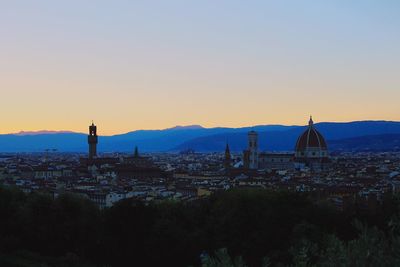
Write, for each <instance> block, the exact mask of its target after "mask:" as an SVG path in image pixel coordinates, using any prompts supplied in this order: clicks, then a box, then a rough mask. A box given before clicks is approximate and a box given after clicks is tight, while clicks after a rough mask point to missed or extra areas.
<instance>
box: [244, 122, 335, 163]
mask: <svg viewBox="0 0 400 267" xmlns="http://www.w3.org/2000/svg"><path fill="white" fill-rule="evenodd" d="M329 162H330V161H329V152H328V147H327V144H326V141H325V138H324V137H323V136H322V134H321V133H320V132H318V131H317V129H315V126H314V122H313V120H312V118H310V121H309V125H308V127H307V130H306V131H304V132H303V133H302V134H301V135H300V136H299V138H298V139H297V142H296V145H295V152H294V153H293V152H286V153H283V152H280V153H275V152H259V148H258V134H257V133H256V132H255V131H250V132H249V133H248V148H247V150H245V151H244V152H243V166H244V168H246V169H250V170H258V169H276V170H290V169H294V168H298V169H302V168H306V167H307V168H310V169H312V170H324V169H326V168H328V167H329Z"/></svg>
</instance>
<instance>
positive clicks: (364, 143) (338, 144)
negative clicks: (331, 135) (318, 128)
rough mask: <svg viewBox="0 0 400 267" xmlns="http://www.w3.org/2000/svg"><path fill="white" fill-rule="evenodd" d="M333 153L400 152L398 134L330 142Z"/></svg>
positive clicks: (399, 136) (399, 135)
mask: <svg viewBox="0 0 400 267" xmlns="http://www.w3.org/2000/svg"><path fill="white" fill-rule="evenodd" d="M329 145H330V149H331V150H333V151H365V152H366V151H378V152H379V151H400V134H381V135H367V136H360V137H354V138H347V139H340V140H331V141H329Z"/></svg>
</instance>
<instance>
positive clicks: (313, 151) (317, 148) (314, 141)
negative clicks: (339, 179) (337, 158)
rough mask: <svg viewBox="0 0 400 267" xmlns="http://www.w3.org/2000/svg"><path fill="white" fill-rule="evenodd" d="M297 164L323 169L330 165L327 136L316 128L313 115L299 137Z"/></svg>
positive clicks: (296, 152) (297, 165)
mask: <svg viewBox="0 0 400 267" xmlns="http://www.w3.org/2000/svg"><path fill="white" fill-rule="evenodd" d="M295 165H296V167H297V168H302V167H308V168H310V169H313V170H323V169H326V168H327V167H329V152H328V146H327V144H326V141H325V138H324V137H323V136H322V134H321V133H320V132H319V131H318V130H317V129H315V126H314V122H313V120H312V117H310V121H309V123H308V127H307V129H306V130H305V131H304V132H303V133H302V134H301V135H300V137H299V138H298V139H297V142H296V147H295Z"/></svg>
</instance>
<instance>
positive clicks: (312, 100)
mask: <svg viewBox="0 0 400 267" xmlns="http://www.w3.org/2000/svg"><path fill="white" fill-rule="evenodd" d="M399 11H400V3H399V2H398V1H252V2H250V3H249V2H243V1H211V0H209V1H198V2H194V1H175V0H174V1H78V0H73V1H4V2H2V3H1V4H0V23H1V25H3V26H4V27H1V28H0V41H1V49H0V57H1V58H2V60H1V62H0V72H1V74H2V75H1V79H0V88H1V93H2V95H3V97H2V100H3V101H1V105H0V114H2V115H1V117H0V118H1V124H0V133H14V132H19V131H21V130H24V131H36V130H43V129H45V130H70V131H75V132H86V131H87V129H86V127H87V124H88V122H90V121H91V120H95V122H96V123H97V124H99V125H101V134H103V135H111V134H117V133H124V132H128V131H132V130H136V129H163V128H168V127H173V126H175V125H191V124H201V125H202V126H204V127H215V126H228V127H240V126H250V125H257V124H285V125H292V124H296V125H304V124H306V121H305V118H307V117H308V116H309V115H310V114H313V115H314V116H315V117H316V118H317V120H318V121H353V120H394V121H399V120H400V112H399V104H398V101H399V99H400V90H399V87H398V85H399V82H400V76H399V75H398V73H400V67H399V66H400V64H399V62H400V47H399V45H398V44H399V43H400V34H399V30H398V29H399V28H400V16H398V14H399Z"/></svg>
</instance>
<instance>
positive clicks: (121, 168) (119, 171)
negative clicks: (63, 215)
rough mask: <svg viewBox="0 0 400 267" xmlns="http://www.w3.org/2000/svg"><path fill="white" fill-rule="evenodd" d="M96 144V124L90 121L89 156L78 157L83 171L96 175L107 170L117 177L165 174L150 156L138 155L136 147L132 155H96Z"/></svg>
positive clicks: (141, 177) (142, 176)
mask: <svg viewBox="0 0 400 267" xmlns="http://www.w3.org/2000/svg"><path fill="white" fill-rule="evenodd" d="M97 144H98V136H97V126H95V125H94V124H93V123H92V125H90V126H89V135H88V145H89V156H88V157H87V158H80V167H81V169H82V171H83V172H88V173H89V174H91V175H92V176H97V175H99V174H101V173H104V172H105V170H107V172H113V173H116V175H117V176H118V177H119V178H125V179H126V178H128V179H129V178H130V179H147V178H160V177H165V175H166V174H165V172H163V171H162V170H161V169H160V168H159V167H158V166H156V165H155V164H154V163H153V161H152V159H151V158H149V157H143V156H140V155H139V149H138V147H135V151H134V154H133V156H125V157H98V156H97Z"/></svg>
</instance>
